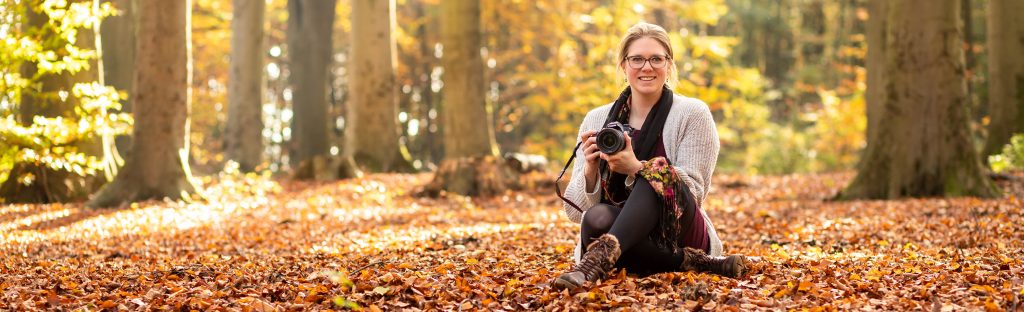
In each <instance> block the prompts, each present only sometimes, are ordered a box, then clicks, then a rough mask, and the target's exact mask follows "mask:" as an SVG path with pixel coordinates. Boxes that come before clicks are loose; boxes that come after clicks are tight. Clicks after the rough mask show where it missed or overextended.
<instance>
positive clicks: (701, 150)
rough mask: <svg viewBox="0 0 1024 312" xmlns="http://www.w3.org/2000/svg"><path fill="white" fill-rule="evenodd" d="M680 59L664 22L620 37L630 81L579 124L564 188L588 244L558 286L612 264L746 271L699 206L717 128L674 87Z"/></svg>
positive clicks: (636, 268) (646, 270)
mask: <svg viewBox="0 0 1024 312" xmlns="http://www.w3.org/2000/svg"><path fill="white" fill-rule="evenodd" d="M673 57H674V55H673V52H672V46H671V44H670V43H669V38H668V33H666V32H665V29H664V28H662V27H660V26H657V25H653V24H648V23H643V22H641V23H638V24H636V25H634V26H633V27H630V28H629V31H628V32H627V34H626V36H625V37H624V38H623V39H622V42H621V44H620V45H619V57H618V60H619V64H618V65H619V69H620V70H622V72H623V73H624V74H625V76H626V80H627V81H628V82H629V87H627V88H626V89H625V90H624V91H622V93H621V94H620V95H619V98H618V99H616V100H615V102H613V103H611V104H607V105H604V106H601V107H598V108H596V109H594V110H592V111H590V112H589V113H588V114H587V116H586V118H584V119H583V123H582V125H580V131H579V139H578V141H577V143H579V149H578V150H577V151H576V154H578V155H581V157H582V158H581V159H580V160H578V161H576V163H575V165H574V166H573V169H572V180H571V181H570V183H569V185H568V186H567V187H566V191H565V194H564V197H565V199H568V201H566V204H565V213H566V215H567V216H568V217H569V219H570V220H572V221H574V222H577V223H581V226H580V245H578V246H576V248H577V250H576V253H575V258H576V261H577V263H576V265H575V266H574V268H573V270H572V271H570V272H567V273H564V274H562V275H561V276H559V277H558V278H556V279H555V280H554V281H553V285H554V286H555V287H558V288H569V289H574V288H576V287H579V286H581V285H582V284H583V283H585V282H587V281H591V282H593V281H596V280H597V279H599V278H602V277H603V276H604V275H605V274H607V272H608V271H610V270H611V269H612V268H613V267H619V268H625V269H627V270H628V271H630V272H636V273H641V274H650V273H657V272H667V271H680V270H689V271H703V272H711V273H715V274H719V275H723V276H728V277H739V276H742V275H743V273H744V272H745V271H746V266H745V259H744V257H743V256H740V255H732V256H729V257H721V256H720V255H721V253H722V242H721V241H720V240H719V239H718V235H717V234H716V233H715V228H714V226H713V225H712V223H711V220H710V219H708V216H707V215H706V214H705V213H704V211H703V210H702V209H701V203H702V202H703V201H704V197H705V196H706V195H707V192H708V188H709V186H710V184H711V174H712V173H713V172H714V169H715V162H716V161H717V159H718V149H719V143H718V133H717V131H716V130H715V122H714V120H713V119H712V117H711V111H710V110H709V109H708V107H707V105H706V104H704V102H702V101H701V100H698V99H694V98H689V97H685V96H681V95H677V94H674V93H673V92H672V90H671V89H669V88H668V87H667V83H668V82H670V81H673V80H672V79H673V78H674V77H675V75H676V73H675V64H674V62H673ZM615 123H617V124H615ZM619 125H622V126H619ZM606 128H616V129H622V130H623V131H621V132H619V131H612V130H607V131H601V130H602V129H606ZM630 128H631V129H630ZM599 133H600V135H598V134H599ZM616 133H622V135H621V136H620V135H617V134H616Z"/></svg>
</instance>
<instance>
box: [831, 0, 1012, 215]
mask: <svg viewBox="0 0 1024 312" xmlns="http://www.w3.org/2000/svg"><path fill="white" fill-rule="evenodd" d="M889 5H890V6H889V7H888V23H887V39H886V47H885V56H886V63H885V75H886V77H887V78H886V80H885V89H884V93H883V95H882V97H883V98H884V102H882V103H881V104H880V105H878V106H879V107H881V108H882V111H880V112H877V113H876V114H874V115H873V116H877V117H878V118H879V120H878V122H875V123H872V124H873V125H875V126H877V129H878V130H877V131H878V132H877V134H876V135H875V137H874V138H872V140H871V141H869V145H868V147H867V150H866V153H865V156H864V159H863V161H862V163H861V165H860V168H859V170H858V173H857V177H856V178H855V179H854V181H853V182H851V184H850V185H849V186H848V187H847V188H846V190H845V191H844V192H843V194H842V195H841V197H843V198H872V199H887V198H896V197H904V196H914V197H921V196H980V197H992V196H996V195H997V194H998V193H999V191H998V190H997V189H996V187H995V186H994V184H993V183H992V181H990V180H988V178H987V177H986V176H985V175H984V174H983V168H982V165H981V162H980V161H979V159H978V154H977V153H976V152H974V148H973V147H972V145H971V142H970V129H969V127H968V117H967V116H968V114H967V99H966V86H965V80H964V72H963V66H964V63H963V62H964V60H963V49H962V48H961V47H962V43H963V40H962V38H961V34H960V28H959V26H958V24H959V23H958V22H957V21H958V18H959V14H958V13H959V11H958V9H959V3H958V1H956V0H943V1H934V0H900V1H892V2H890V3H889Z"/></svg>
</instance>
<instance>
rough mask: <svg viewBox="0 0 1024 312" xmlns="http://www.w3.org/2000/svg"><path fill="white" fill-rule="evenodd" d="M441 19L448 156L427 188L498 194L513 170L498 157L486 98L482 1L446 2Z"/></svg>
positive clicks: (508, 181) (455, 191)
mask: <svg viewBox="0 0 1024 312" xmlns="http://www.w3.org/2000/svg"><path fill="white" fill-rule="evenodd" d="M441 17H442V21H441V44H442V45H443V46H444V50H443V55H442V57H441V63H442V65H443V66H444V89H442V90H443V91H442V92H444V103H443V104H442V109H441V118H442V123H443V124H444V152H445V155H444V157H445V159H444V161H442V163H441V166H440V169H439V171H438V172H437V174H436V175H435V176H434V180H433V182H431V185H429V186H428V188H427V190H426V191H428V193H433V192H434V191H437V192H439V191H441V190H444V191H448V192H454V193H458V194H462V195H495V194H499V193H501V192H502V191H504V189H506V188H508V187H510V186H511V184H512V183H513V181H512V180H511V179H510V178H511V177H512V174H511V172H510V171H509V170H508V168H507V167H506V166H504V162H502V161H500V160H499V159H498V158H497V155H498V151H497V144H496V143H495V140H494V128H493V126H492V122H491V117H490V116H491V114H490V111H491V109H490V108H489V107H488V103H487V101H486V99H485V92H486V91H485V88H484V82H485V81H486V80H485V79H484V70H483V59H482V58H481V57H480V47H481V39H480V1H479V0H456V1H443V2H441Z"/></svg>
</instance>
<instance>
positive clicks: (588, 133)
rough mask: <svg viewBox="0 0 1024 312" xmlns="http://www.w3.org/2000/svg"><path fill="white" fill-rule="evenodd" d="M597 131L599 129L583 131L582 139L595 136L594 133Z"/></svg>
mask: <svg viewBox="0 0 1024 312" xmlns="http://www.w3.org/2000/svg"><path fill="white" fill-rule="evenodd" d="M596 133H597V130H587V131H583V133H581V134H580V141H586V140H587V139H588V138H590V137H592V136H594V134H596Z"/></svg>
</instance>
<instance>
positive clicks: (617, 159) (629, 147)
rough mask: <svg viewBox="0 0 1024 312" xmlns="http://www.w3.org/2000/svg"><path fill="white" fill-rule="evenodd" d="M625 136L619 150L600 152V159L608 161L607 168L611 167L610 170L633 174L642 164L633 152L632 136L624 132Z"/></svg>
mask: <svg viewBox="0 0 1024 312" xmlns="http://www.w3.org/2000/svg"><path fill="white" fill-rule="evenodd" d="M625 137H626V144H625V145H626V146H625V147H624V148H623V149H622V150H621V151H618V152H617V153H615V154H611V155H609V154H605V153H601V159H604V160H605V161H607V162H608V169H611V171H612V172H616V173H621V174H625V175H629V176H633V175H635V174H636V173H637V171H640V168H641V167H642V166H643V165H642V164H641V163H640V160H637V159H636V154H634V153H633V138H630V137H629V134H626V135H625Z"/></svg>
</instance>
